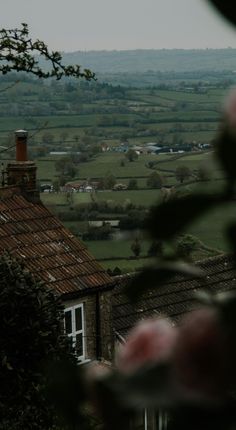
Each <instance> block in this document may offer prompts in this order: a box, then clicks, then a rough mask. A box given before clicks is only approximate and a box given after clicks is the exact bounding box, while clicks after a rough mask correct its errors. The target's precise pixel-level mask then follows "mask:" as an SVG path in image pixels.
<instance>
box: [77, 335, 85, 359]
mask: <svg viewBox="0 0 236 430" xmlns="http://www.w3.org/2000/svg"><path fill="white" fill-rule="evenodd" d="M75 349H76V353H77V355H78V356H79V357H80V356H81V355H84V352H83V337H82V333H80V334H77V335H76V345H75Z"/></svg>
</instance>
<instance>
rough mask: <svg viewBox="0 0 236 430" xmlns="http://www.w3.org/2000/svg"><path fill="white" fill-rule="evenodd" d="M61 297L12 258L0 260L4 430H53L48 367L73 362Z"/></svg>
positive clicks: (0, 401) (1, 413) (1, 422)
mask: <svg viewBox="0 0 236 430" xmlns="http://www.w3.org/2000/svg"><path fill="white" fill-rule="evenodd" d="M63 317H64V313H63V307H62V305H61V304H60V301H59V299H58V297H56V296H55V294H54V293H53V292H52V291H51V290H49V289H47V288H46V287H45V286H44V284H43V283H42V282H40V281H37V280H35V279H34V278H33V277H32V275H31V274H30V273H29V272H27V271H26V270H25V269H24V268H23V267H22V264H21V263H19V262H18V261H16V260H15V259H14V258H13V257H11V256H10V255H8V254H5V255H2V256H1V257H0V363H1V366H0V386H1V390H0V429H1V430H5V429H8V428H9V429H12V430H16V429H24V430H28V429H37V430H47V429H49V428H50V429H52V428H54V427H53V425H54V424H55V421H56V420H57V417H56V415H55V411H54V407H53V405H52V404H50V402H49V401H48V398H47V397H46V396H45V389H46V386H47V380H48V371H47V368H48V366H49V365H50V363H54V364H55V363H59V362H61V361H63V362H68V363H73V360H74V358H73V356H72V355H71V353H70V352H69V344H68V341H67V338H66V337H65V336H64V335H63Z"/></svg>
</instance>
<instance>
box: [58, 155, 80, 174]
mask: <svg viewBox="0 0 236 430" xmlns="http://www.w3.org/2000/svg"><path fill="white" fill-rule="evenodd" d="M55 169H56V171H57V172H59V174H60V176H65V177H69V178H74V177H75V176H76V174H77V173H78V169H77V167H76V165H75V164H74V163H73V161H72V160H71V158H70V157H63V158H60V159H59V160H57V161H56V162H55Z"/></svg>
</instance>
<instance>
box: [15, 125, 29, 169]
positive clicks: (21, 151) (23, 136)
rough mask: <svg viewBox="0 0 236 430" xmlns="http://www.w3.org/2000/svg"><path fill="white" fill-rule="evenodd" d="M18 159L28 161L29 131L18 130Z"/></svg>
mask: <svg viewBox="0 0 236 430" xmlns="http://www.w3.org/2000/svg"><path fill="white" fill-rule="evenodd" d="M15 137H16V161H27V137H28V131H26V130H16V131H15Z"/></svg>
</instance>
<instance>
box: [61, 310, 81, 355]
mask: <svg viewBox="0 0 236 430" xmlns="http://www.w3.org/2000/svg"><path fill="white" fill-rule="evenodd" d="M65 332H66V334H67V336H68V337H70V338H72V339H71V340H72V345H73V347H74V348H75V351H76V355H77V357H78V359H79V360H85V326H84V306H83V304H82V303H81V304H79V305H75V306H71V307H69V308H66V309H65Z"/></svg>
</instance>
